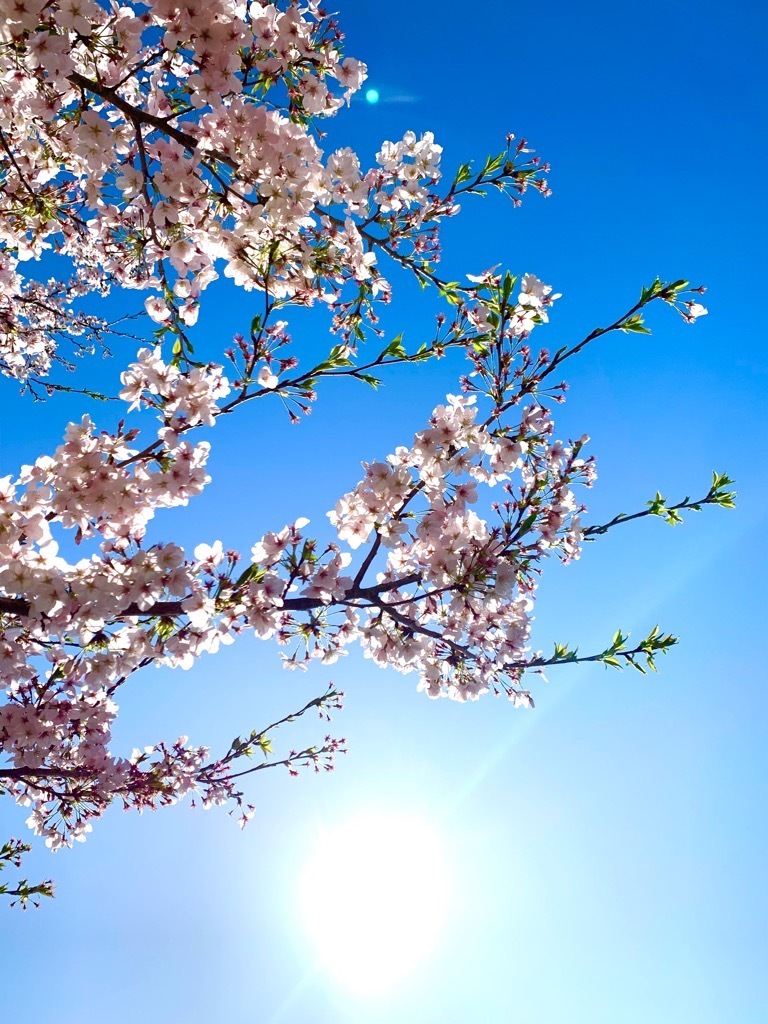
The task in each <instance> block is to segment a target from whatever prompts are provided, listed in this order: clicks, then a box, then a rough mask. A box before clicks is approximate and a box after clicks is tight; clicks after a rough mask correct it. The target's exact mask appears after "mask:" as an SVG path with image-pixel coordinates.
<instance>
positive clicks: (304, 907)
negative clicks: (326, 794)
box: [299, 813, 454, 995]
mask: <svg viewBox="0 0 768 1024" xmlns="http://www.w3.org/2000/svg"><path fill="white" fill-rule="evenodd" d="M446 861H447V851H446V849H445V845H444V843H443V842H442V841H441V839H440V836H439V834H438V832H437V831H436V830H435V829H434V828H433V827H431V826H430V825H429V824H427V822H426V821H424V820H423V819H422V818H419V817H417V816H416V815H409V814H401V813H397V814H395V813H379V814H374V813H368V814H365V815H363V816H359V817H355V818H354V819H352V820H350V821H347V822H345V823H344V824H341V825H338V826H336V827H334V828H332V829H329V830H326V831H324V832H322V833H321V834H320V835H318V837H317V840H316V842H315V843H314V844H313V846H312V848H311V849H310V850H309V860H308V863H307V865H306V869H305V870H304V872H303V875H302V878H301V884H300V886H299V899H300V901H301V914H302V917H303V919H304V923H305V928H306V930H307V932H308V933H309V934H310V936H311V937H312V939H313V941H314V943H315V945H316V947H317V950H318V954H319V957H320V959H321V961H322V964H323V967H324V968H325V970H326V971H327V972H328V973H330V974H331V975H332V976H333V977H334V978H335V980H336V981H337V982H338V983H340V984H342V985H343V986H344V987H345V988H347V989H350V990H352V991H355V992H357V993H359V994H361V995H362V994H373V993H376V992H382V991H385V990H386V989H389V988H391V987H392V986H393V985H395V984H396V983H397V982H398V981H400V980H401V979H402V978H404V977H405V976H406V975H407V974H410V973H411V972H412V971H413V970H415V969H416V968H418V966H419V965H420V964H421V963H423V962H424V960H425V959H427V958H428V956H429V955H430V953H431V952H432V951H433V950H434V948H435V946H436V944H437V941H438V939H439V938H440V935H441V932H442V931H443V928H444V926H445V923H446V920H447V917H448V914H449V912H450V909H451V904H452V902H453V901H452V893H453V891H454V887H453V884H452V881H451V874H452V872H451V870H450V867H449V865H448V864H447V862H446Z"/></svg>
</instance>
